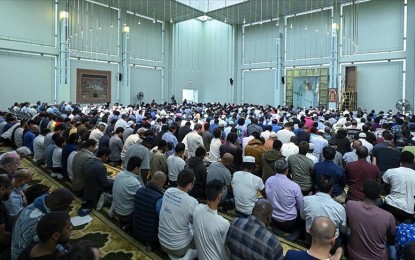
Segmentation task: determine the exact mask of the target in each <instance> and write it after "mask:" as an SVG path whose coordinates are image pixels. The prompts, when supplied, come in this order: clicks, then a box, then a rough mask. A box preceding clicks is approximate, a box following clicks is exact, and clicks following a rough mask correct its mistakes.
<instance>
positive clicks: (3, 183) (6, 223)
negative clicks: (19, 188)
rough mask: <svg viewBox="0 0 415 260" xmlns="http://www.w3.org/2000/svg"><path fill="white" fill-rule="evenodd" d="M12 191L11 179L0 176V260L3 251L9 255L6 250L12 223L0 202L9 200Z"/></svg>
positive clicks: (10, 236) (7, 176) (9, 240)
mask: <svg viewBox="0 0 415 260" xmlns="http://www.w3.org/2000/svg"><path fill="white" fill-rule="evenodd" d="M12 189H13V185H12V178H10V176H9V175H8V174H0V258H1V257H2V256H3V251H6V252H5V253H4V254H5V255H8V254H9V253H10V252H9V251H7V250H9V249H10V242H11V238H12V233H11V232H12V221H11V219H10V214H9V212H8V210H7V208H6V207H5V206H4V205H3V203H2V202H3V201H6V200H7V199H8V198H9V196H10V193H11V192H12ZM5 255H4V256H5Z"/></svg>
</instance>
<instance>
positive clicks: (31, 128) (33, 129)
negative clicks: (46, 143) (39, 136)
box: [30, 125, 39, 132]
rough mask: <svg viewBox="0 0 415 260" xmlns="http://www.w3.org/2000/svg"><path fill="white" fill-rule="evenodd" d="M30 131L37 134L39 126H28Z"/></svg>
mask: <svg viewBox="0 0 415 260" xmlns="http://www.w3.org/2000/svg"><path fill="white" fill-rule="evenodd" d="M30 130H32V132H39V126H37V125H31V126H30Z"/></svg>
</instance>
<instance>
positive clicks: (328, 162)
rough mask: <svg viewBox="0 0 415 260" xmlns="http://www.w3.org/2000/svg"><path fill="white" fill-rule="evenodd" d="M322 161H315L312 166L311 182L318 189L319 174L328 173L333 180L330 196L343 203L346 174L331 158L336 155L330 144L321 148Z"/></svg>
mask: <svg viewBox="0 0 415 260" xmlns="http://www.w3.org/2000/svg"><path fill="white" fill-rule="evenodd" d="M323 156H324V158H325V160H324V161H322V162H319V163H316V164H315V165H314V168H313V174H312V178H313V183H314V187H315V190H318V187H317V186H318V181H319V179H320V176H322V175H329V176H330V177H332V178H333V180H334V187H333V191H332V196H333V198H334V200H336V201H337V202H339V203H344V202H345V200H346V193H345V192H344V187H345V186H346V174H345V173H344V170H343V169H342V168H341V167H339V166H338V165H336V164H335V163H334V162H333V160H334V157H335V156H336V149H334V148H333V147H331V146H326V147H324V148H323Z"/></svg>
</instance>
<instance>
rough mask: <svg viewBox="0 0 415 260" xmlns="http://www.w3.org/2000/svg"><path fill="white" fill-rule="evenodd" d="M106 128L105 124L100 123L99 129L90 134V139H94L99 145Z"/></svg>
mask: <svg viewBox="0 0 415 260" xmlns="http://www.w3.org/2000/svg"><path fill="white" fill-rule="evenodd" d="M105 127H106V126H105V123H99V124H98V126H97V128H95V129H94V130H92V131H91V133H90V134H89V139H94V140H95V141H97V143H99V139H100V138H101V137H102V136H103V135H104V130H105Z"/></svg>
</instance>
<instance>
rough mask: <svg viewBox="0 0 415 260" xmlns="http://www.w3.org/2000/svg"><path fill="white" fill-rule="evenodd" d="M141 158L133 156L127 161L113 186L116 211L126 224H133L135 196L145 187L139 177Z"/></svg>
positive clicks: (121, 220)
mask: <svg viewBox="0 0 415 260" xmlns="http://www.w3.org/2000/svg"><path fill="white" fill-rule="evenodd" d="M141 162H142V160H141V158H140V157H138V156H132V157H131V158H130V159H129V160H128V163H127V168H126V170H125V171H122V172H120V173H119V174H118V176H117V177H116V178H115V180H114V185H113V187H112V196H113V201H112V203H113V206H114V212H115V213H116V214H117V216H118V219H119V220H120V222H121V223H123V224H125V225H131V223H132V220H133V213H134V196H135V193H136V192H137V190H138V189H139V188H141V187H143V186H144V185H143V182H142V180H140V179H139V174H140V167H141Z"/></svg>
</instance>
